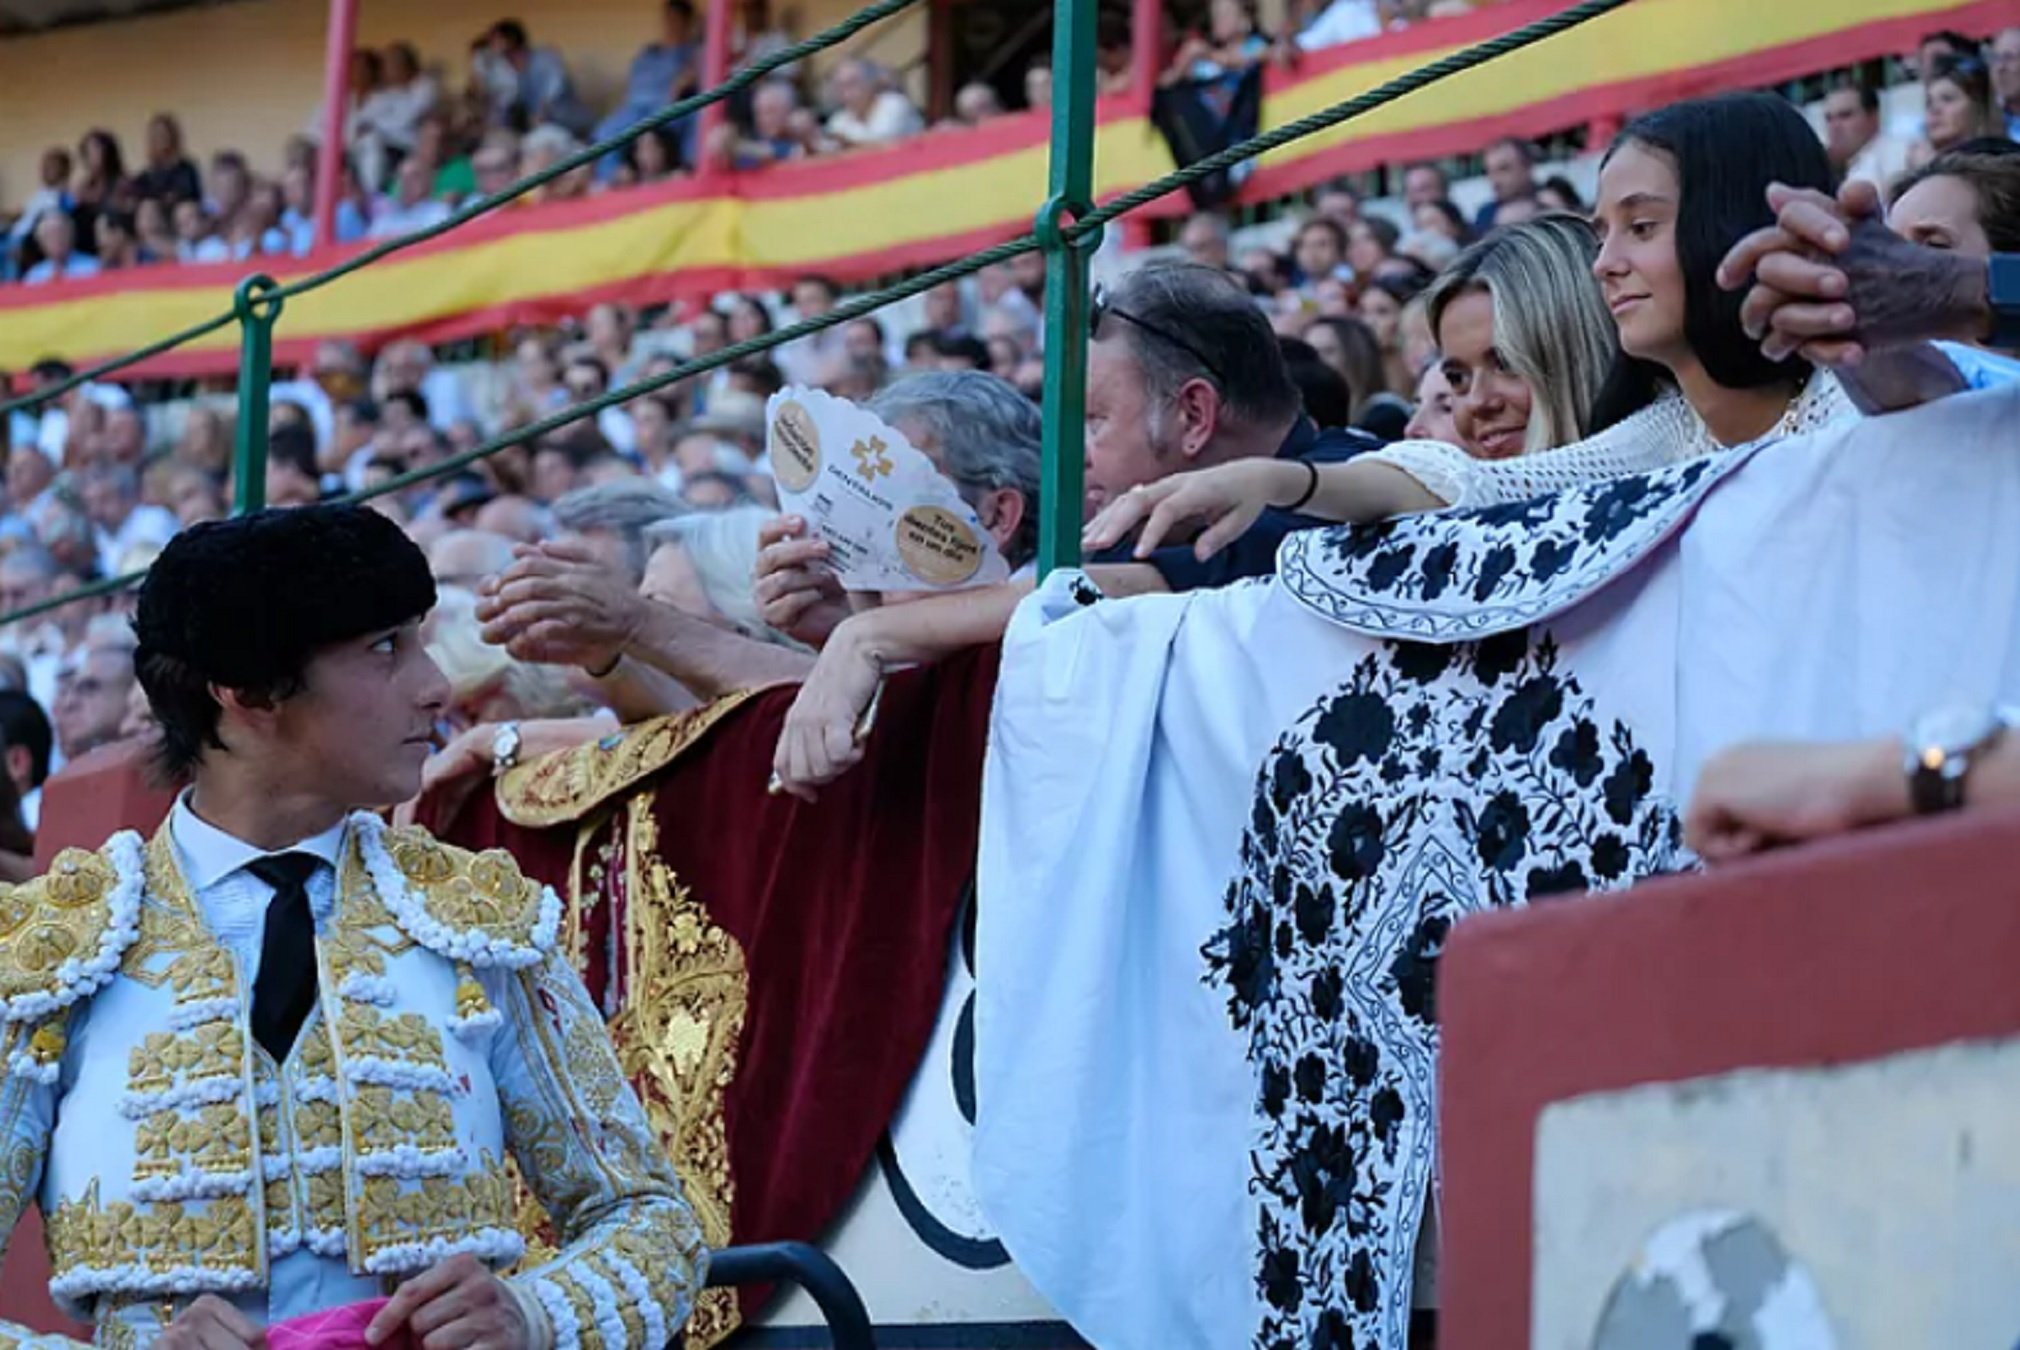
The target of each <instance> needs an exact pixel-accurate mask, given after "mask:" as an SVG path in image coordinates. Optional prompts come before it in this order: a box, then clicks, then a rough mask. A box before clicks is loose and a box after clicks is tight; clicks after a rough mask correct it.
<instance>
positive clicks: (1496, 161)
mask: <svg viewBox="0 0 2020 1350" xmlns="http://www.w3.org/2000/svg"><path fill="white" fill-rule="evenodd" d="M1487 182H1488V184H1489V186H1491V187H1492V188H1493V189H1494V198H1493V200H1492V201H1490V202H1488V203H1487V204H1486V205H1485V206H1483V207H1481V208H1480V212H1479V214H1478V215H1477V216H1475V217H1474V218H1473V230H1474V232H1475V233H1477V234H1485V233H1486V232H1487V231H1489V230H1491V229H1493V228H1494V227H1495V226H1496V225H1502V224H1511V225H1512V224H1514V223H1516V222H1515V221H1513V220H1512V219H1510V220H1506V221H1504V220H1502V219H1501V210H1502V208H1503V207H1505V206H1507V205H1508V204H1509V203H1511V202H1533V201H1534V200H1535V199H1536V147H1535V146H1533V145H1531V144H1530V143H1529V142H1527V141H1525V140H1522V139H1520V138H1519V137H1515V136H1503V137H1502V138H1501V139H1500V140H1498V141H1496V142H1494V143H1493V144H1492V145H1490V146H1488V147H1487Z"/></svg>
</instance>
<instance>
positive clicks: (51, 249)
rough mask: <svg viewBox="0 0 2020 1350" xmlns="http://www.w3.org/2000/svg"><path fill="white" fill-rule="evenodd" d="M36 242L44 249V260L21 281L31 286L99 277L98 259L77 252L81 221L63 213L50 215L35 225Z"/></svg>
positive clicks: (51, 213)
mask: <svg viewBox="0 0 2020 1350" xmlns="http://www.w3.org/2000/svg"><path fill="white" fill-rule="evenodd" d="M35 242H36V243H37V244H40V245H41V246H42V261H41V262H39V263H36V264H35V265H34V266H33V267H31V268H29V269H28V271H27V274H26V275H24V276H23V277H22V278H21V279H22V280H23V281H25V282H27V283H28V284H29V285H31V286H35V285H39V284H41V283H43V282H45V281H71V280H75V279H77V278H80V277H95V276H97V275H98V259H96V258H93V257H90V256H88V255H86V254H83V253H79V252H78V251H77V222H76V221H74V220H72V219H71V218H70V217H69V216H67V215H65V214H64V213H63V212H61V211H50V212H47V213H45V214H44V215H43V217H42V219H41V220H39V221H37V222H36V223H35Z"/></svg>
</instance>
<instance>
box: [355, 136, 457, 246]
mask: <svg viewBox="0 0 2020 1350" xmlns="http://www.w3.org/2000/svg"><path fill="white" fill-rule="evenodd" d="M393 183H394V186H393V191H392V194H391V195H389V196H387V197H384V198H382V199H381V200H380V202H379V205H378V208H377V209H376V210H375V211H374V212H373V213H372V228H371V229H370V230H369V231H368V232H367V233H368V235H369V237H371V238H373V239H391V238H395V237H397V236H399V235H403V234H411V233H413V232H414V231H415V230H425V229H427V228H428V227H429V226H430V225H439V224H441V223H442V222H443V221H445V220H447V219H448V218H449V203H447V202H445V201H441V200H439V199H437V198H436V197H434V196H432V195H431V194H432V193H433V192H434V190H435V166H434V165H432V164H427V163H424V162H423V161H422V160H421V159H420V158H419V157H418V156H413V155H410V156H408V157H407V158H406V159H404V160H402V161H401V162H400V167H399V170H398V171H397V172H396V173H395V174H394V177H393Z"/></svg>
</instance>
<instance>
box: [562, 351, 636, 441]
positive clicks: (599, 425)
mask: <svg viewBox="0 0 2020 1350" xmlns="http://www.w3.org/2000/svg"><path fill="white" fill-rule="evenodd" d="M561 387H562V388H563V389H565V390H566V391H567V393H568V402H569V403H570V404H571V405H572V404H577V403H587V402H588V401H589V400H590V399H593V398H601V397H602V396H603V395H604V394H607V393H609V392H610V370H609V368H608V367H607V366H605V365H604V364H603V361H602V359H601V358H599V357H598V356H596V355H595V353H593V352H591V351H588V350H582V349H578V350H575V351H573V352H572V353H571V354H570V355H569V357H568V360H567V362H566V364H564V365H563V366H562V368H561ZM596 430H597V432H598V433H599V434H600V435H601V436H602V437H603V439H604V440H605V441H606V442H608V443H609V444H610V446H611V447H612V448H613V449H615V450H616V451H617V452H618V453H619V454H623V455H629V454H631V453H632V452H633V448H634V446H635V444H636V440H637V438H636V436H635V435H634V434H633V432H632V429H631V417H630V415H629V414H628V413H626V412H625V411H624V410H623V409H622V408H605V409H604V410H603V411H602V412H600V413H598V414H597V415H596Z"/></svg>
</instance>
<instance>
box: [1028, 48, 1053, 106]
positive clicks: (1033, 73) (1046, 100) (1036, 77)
mask: <svg viewBox="0 0 2020 1350" xmlns="http://www.w3.org/2000/svg"><path fill="white" fill-rule="evenodd" d="M1024 106H1025V107H1026V108H1029V109H1032V110H1034V111H1035V110H1037V109H1039V108H1050V107H1051V106H1052V63H1051V62H1050V61H1049V60H1047V59H1046V58H1044V57H1042V56H1041V57H1039V58H1038V59H1037V60H1036V61H1033V62H1032V63H1031V64H1030V65H1029V66H1027V67H1025V69H1024Z"/></svg>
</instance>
